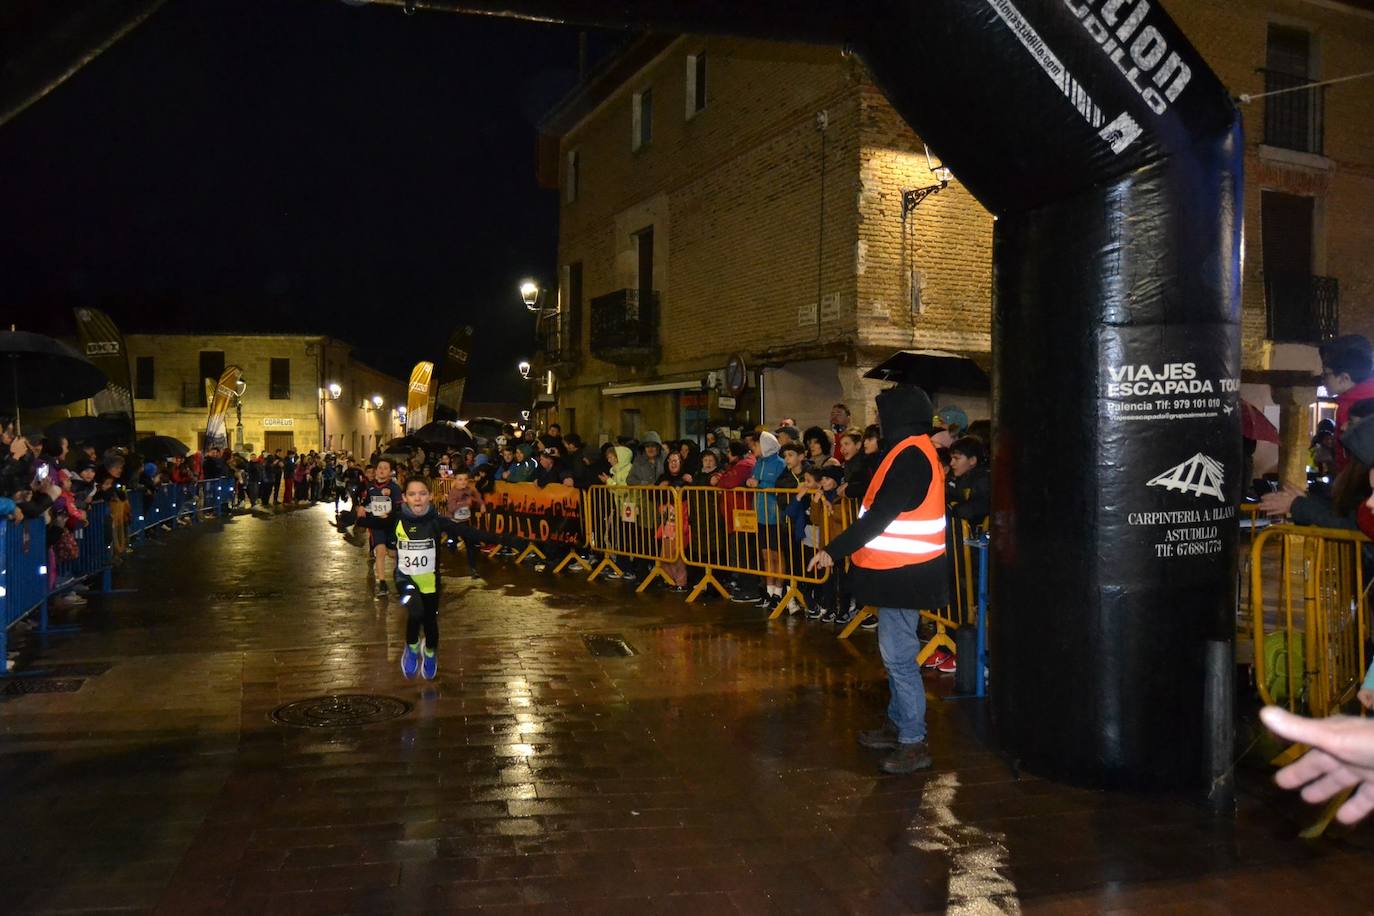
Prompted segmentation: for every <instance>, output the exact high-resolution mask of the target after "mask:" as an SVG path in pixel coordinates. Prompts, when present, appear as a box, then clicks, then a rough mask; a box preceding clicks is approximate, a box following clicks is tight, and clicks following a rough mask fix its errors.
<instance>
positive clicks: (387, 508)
mask: <svg viewBox="0 0 1374 916" xmlns="http://www.w3.org/2000/svg"><path fill="white" fill-rule="evenodd" d="M401 498H402V497H401V488H400V486H398V485H397V483H396V481H394V480H392V479H391V462H390V461H387V460H386V459H385V458H383V459H382V460H381V461H378V462H377V468H376V470H375V471H374V472H373V481H372V486H370V487H368V488H367V492H366V493H364V494H363V500H362V505H360V506H358V524H360V525H362V526H363V527H365V528H367V529H368V534H369V535H370V537H369V539H368V544H367V549H368V553H369V554H371V556H372V563H373V567H372V574H373V575H374V576H375V577H376V579H377V597H378V598H385V597H386V558H387V555H388V554H389V555H390V556H391V559H392V560H395V559H396V534H395V530H396V522H397V520H398V519H400V517H401ZM375 521H385V522H387V523H388V524H386V525H375V524H372V522H375Z"/></svg>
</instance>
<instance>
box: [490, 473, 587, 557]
mask: <svg viewBox="0 0 1374 916" xmlns="http://www.w3.org/2000/svg"><path fill="white" fill-rule="evenodd" d="M484 499H485V500H486V504H487V508H486V511H485V512H483V513H482V516H483V519H482V523H483V527H485V528H486V529H487V530H489V531H491V532H493V533H495V534H498V535H503V534H511V535H514V536H515V537H518V538H525V539H526V540H530V541H537V542H552V543H556V544H577V543H579V542H580V541H581V539H582V514H581V509H582V494H581V491H579V490H578V489H577V487H567V486H564V485H563V484H561V483H551V484H549V485H548V486H547V487H541V486H538V485H537V484H532V483H500V482H498V483H497V484H496V489H495V490H493V491H492V492H491V493H490V494H489V495H487V496H485V497H484Z"/></svg>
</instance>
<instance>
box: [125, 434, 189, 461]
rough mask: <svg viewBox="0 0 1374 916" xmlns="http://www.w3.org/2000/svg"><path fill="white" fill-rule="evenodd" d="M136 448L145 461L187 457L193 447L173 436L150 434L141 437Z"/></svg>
mask: <svg viewBox="0 0 1374 916" xmlns="http://www.w3.org/2000/svg"><path fill="white" fill-rule="evenodd" d="M134 449H135V450H136V451H137V452H138V453H139V454H140V455H142V456H143V459H144V460H145V461H166V460H167V459H168V458H185V457H186V456H187V454H189V453H190V451H191V449H190V448H188V447H187V445H186V443H185V442H182V441H181V440H180V439H173V438H172V437H171V436H149V437H148V438H146V439H139V440H138V444H137V445H135V446H134Z"/></svg>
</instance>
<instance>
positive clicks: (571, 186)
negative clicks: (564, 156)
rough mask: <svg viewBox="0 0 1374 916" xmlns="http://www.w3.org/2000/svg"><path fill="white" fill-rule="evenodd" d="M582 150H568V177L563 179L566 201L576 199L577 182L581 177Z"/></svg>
mask: <svg viewBox="0 0 1374 916" xmlns="http://www.w3.org/2000/svg"><path fill="white" fill-rule="evenodd" d="M581 166H582V152H581V150H575V149H570V150H568V177H567V179H566V180H565V181H564V188H565V189H566V195H567V197H566V199H567V202H568V203H572V202H573V201H575V200H577V183H578V181H579V180H580V179H581V174H580V173H581Z"/></svg>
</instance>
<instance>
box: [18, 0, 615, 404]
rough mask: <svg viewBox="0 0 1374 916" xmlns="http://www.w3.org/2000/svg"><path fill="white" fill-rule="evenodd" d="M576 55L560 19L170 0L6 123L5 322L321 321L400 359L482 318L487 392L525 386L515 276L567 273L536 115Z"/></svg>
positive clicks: (476, 362) (435, 353) (311, 326)
mask: <svg viewBox="0 0 1374 916" xmlns="http://www.w3.org/2000/svg"><path fill="white" fill-rule="evenodd" d="M595 41H596V43H597V44H598V45H600V46H601V47H602V48H603V50H604V48H608V47H610V46H611V44H612V39H610V38H607V37H596V38H595ZM576 66H577V33H576V32H575V31H573V30H571V29H568V28H563V27H556V26H547V25H535V24H529V23H518V22H511V21H503V20H497V19H489V18H475V17H464V16H456V15H452V14H439V13H417V14H416V15H413V16H406V15H404V14H403V13H402V12H401V11H400V10H398V9H396V8H394V7H387V8H381V7H361V8H359V7H354V6H348V5H345V4H343V3H340V2H338V0H170V2H168V3H167V5H166V6H165V7H164V8H163V9H162V10H161V11H160V12H158V13H157V14H156V15H154V16H153V17H152V18H151V19H150V20H149V21H147V22H146V23H144V24H143V25H142V26H141V27H139V28H138V29H136V30H135V31H134V32H133V33H131V34H130V35H128V36H126V37H125V38H124V39H123V40H122V41H120V42H118V43H117V44H115V45H114V47H112V48H111V49H109V50H108V51H106V52H105V53H104V54H103V55H102V56H100V57H99V58H97V59H96V60H95V61H94V62H93V63H92V64H90V65H89V66H87V67H86V68H85V69H84V70H82V71H81V72H80V73H78V74H77V75H76V76H75V77H73V78H72V79H71V80H70V81H68V82H67V83H66V84H65V85H63V86H61V87H60V88H58V89H57V90H56V91H55V92H53V93H52V94H50V95H49V96H48V97H47V98H45V99H43V100H42V101H40V102H38V103H37V104H35V105H34V106H33V107H31V108H30V109H28V110H27V111H26V112H24V113H23V114H21V115H20V116H19V117H18V118H16V119H15V120H13V121H11V122H10V123H9V124H7V125H4V126H0V187H3V189H4V193H3V198H4V202H3V205H0V238H4V239H5V240H6V243H5V245H3V246H0V301H3V303H4V308H3V311H4V313H5V315H6V317H5V323H6V324H8V323H10V322H12V321H17V322H18V323H19V324H20V326H21V328H22V329H29V330H39V331H44V332H47V333H52V334H64V335H70V334H73V333H74V328H73V322H72V317H71V307H72V306H75V305H93V306H97V307H101V308H104V309H105V310H106V311H108V312H109V313H110V315H111V316H112V317H113V318H114V319H115V321H116V322H117V323H118V324H119V325H120V326H121V328H122V329H124V330H125V331H139V330H141V331H153V330H169V331H172V330H244V331H299V332H309V333H324V334H330V335H333V336H336V337H340V338H342V339H344V340H347V341H349V342H351V343H353V344H355V345H357V346H358V347H359V355H360V356H361V357H362V358H364V359H366V360H368V361H369V362H372V363H374V364H375V365H377V366H378V367H379V368H382V369H385V370H387V371H389V372H392V373H394V374H395V375H397V376H400V377H405V375H406V374H408V372H409V369H410V366H411V365H412V364H413V363H414V362H415V361H416V360H418V359H427V358H428V359H436V360H437V359H438V357H439V355H440V354H441V352H442V350H443V347H444V343H445V340H446V338H447V335H448V333H449V331H450V329H451V328H452V327H454V326H455V325H457V324H458V323H471V324H473V325H474V326H475V327H476V330H477V336H476V347H475V351H476V352H475V356H474V359H473V375H472V378H471V380H470V381H469V389H468V390H469V392H470V397H472V398H473V399H477V400H487V399H511V400H517V399H519V398H521V397H522V396H523V395H524V393H525V390H526V389H524V388H523V387H522V383H521V382H520V380H519V377H518V375H517V374H516V372H515V368H514V365H515V362H516V361H517V359H518V358H520V357H521V356H527V355H529V352H530V350H531V345H530V342H531V335H532V324H531V322H530V320H529V318H528V313H526V312H525V310H524V308H523V306H522V305H521V304H520V301H519V297H518V294H517V293H516V289H515V287H516V284H517V282H518V281H519V280H520V279H521V278H522V277H524V276H526V275H532V276H536V277H539V278H541V279H543V280H544V281H546V282H550V283H552V282H553V280H554V279H555V259H556V246H557V197H556V192H553V191H545V190H541V189H539V188H538V187H537V186H536V183H535V173H534V158H535V130H534V124H535V122H536V121H537V120H538V118H539V117H540V116H541V115H542V114H543V113H544V112H545V111H547V110H548V109H549V108H550V107H551V106H552V104H553V103H554V102H556V101H557V100H558V99H559V98H561V97H562V96H563V94H564V93H565V92H567V91H568V90H569V89H571V88H572V86H573V85H574V83H575V79H576Z"/></svg>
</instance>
